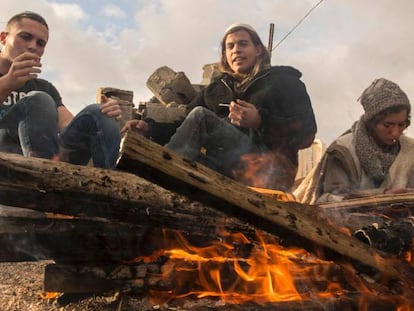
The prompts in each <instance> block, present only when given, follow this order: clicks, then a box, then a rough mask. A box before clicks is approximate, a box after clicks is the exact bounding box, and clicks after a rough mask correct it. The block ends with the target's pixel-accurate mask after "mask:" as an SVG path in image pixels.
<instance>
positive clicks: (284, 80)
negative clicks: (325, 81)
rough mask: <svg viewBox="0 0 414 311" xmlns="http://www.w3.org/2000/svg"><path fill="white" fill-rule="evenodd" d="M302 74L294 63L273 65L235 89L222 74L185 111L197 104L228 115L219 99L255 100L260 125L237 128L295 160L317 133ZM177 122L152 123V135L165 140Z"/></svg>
mask: <svg viewBox="0 0 414 311" xmlns="http://www.w3.org/2000/svg"><path fill="white" fill-rule="evenodd" d="M301 76H302V74H301V73H300V72H299V71H298V70H297V69H295V68H293V67H289V66H274V67H272V68H270V69H267V70H263V71H261V72H260V73H259V74H258V75H257V76H256V77H254V78H253V79H252V81H251V82H250V83H249V84H248V85H247V87H246V88H244V89H245V91H244V92H237V91H236V90H235V87H234V83H235V81H234V78H233V77H232V76H231V75H229V74H223V75H222V76H220V77H218V78H216V79H215V80H214V81H213V82H212V83H211V84H209V85H208V86H207V87H206V88H205V89H204V90H203V91H202V92H200V93H199V94H198V96H197V97H196V98H195V99H194V100H193V101H192V102H191V103H190V104H189V105H188V112H189V111H191V109H193V108H194V107H196V106H203V107H206V108H208V109H210V110H212V111H214V112H215V113H216V114H217V115H218V116H220V117H223V118H227V115H228V113H229V111H228V108H226V107H224V108H223V107H222V106H219V104H220V103H230V102H231V101H233V100H236V99H241V100H244V101H247V102H249V103H251V104H254V105H255V106H256V107H257V109H258V111H259V113H260V116H261V119H262V123H261V126H260V128H259V129H258V130H253V129H245V128H239V129H240V130H241V131H243V132H245V133H246V134H248V135H249V136H251V137H252V139H253V140H254V141H255V142H256V144H257V145H258V146H261V145H263V146H264V147H265V148H266V149H269V150H276V151H279V152H281V153H283V154H285V155H286V156H288V158H289V159H291V160H292V162H293V163H295V164H296V163H297V152H298V150H299V149H302V148H306V147H308V146H310V144H311V143H312V142H313V139H314V138H315V133H316V122H315V117H314V114H313V109H312V105H311V101H310V98H309V96H308V93H307V91H306V87H305V85H304V84H303V82H302V81H301V80H300V77H301ZM150 123H151V122H150ZM178 125H179V124H175V125H173V126H172V127H171V126H162V125H160V124H154V123H152V124H151V126H152V133H151V136H152V137H153V138H154V140H156V141H158V142H159V143H161V144H164V143H166V142H168V140H169V137H171V136H172V134H174V132H175V128H176V127H177V126H178Z"/></svg>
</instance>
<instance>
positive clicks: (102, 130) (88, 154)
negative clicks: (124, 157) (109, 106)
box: [59, 104, 121, 168]
mask: <svg viewBox="0 0 414 311" xmlns="http://www.w3.org/2000/svg"><path fill="white" fill-rule="evenodd" d="M99 107H100V106H99V104H93V105H89V106H86V107H85V108H84V109H83V110H82V111H80V112H79V113H78V114H77V115H76V116H75V118H73V120H72V121H71V122H70V123H69V125H68V126H67V127H66V128H65V129H64V130H63V131H62V133H61V134H60V137H59V138H60V146H61V156H63V158H62V160H63V161H66V162H69V163H72V164H78V165H86V164H87V163H88V162H89V160H90V159H91V158H92V160H93V165H94V166H95V167H100V168H114V166H115V162H116V159H117V157H118V152H119V144H120V142H121V133H120V127H119V123H118V121H116V120H115V119H114V118H109V117H107V116H106V115H104V114H103V113H102V112H101V110H100V108H99Z"/></svg>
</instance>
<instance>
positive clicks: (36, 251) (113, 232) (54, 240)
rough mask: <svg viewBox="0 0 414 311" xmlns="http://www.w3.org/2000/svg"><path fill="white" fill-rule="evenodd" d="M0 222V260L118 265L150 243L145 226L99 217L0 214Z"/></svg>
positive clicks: (140, 251) (136, 255) (138, 254)
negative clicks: (110, 220)
mask: <svg viewBox="0 0 414 311" xmlns="http://www.w3.org/2000/svg"><path fill="white" fill-rule="evenodd" d="M0 223H1V226H0V245H1V247H2V251H1V252H0V262H17V261H32V260H43V259H53V260H55V261H56V262H59V263H71V264H78V265H85V264H88V263H94V264H104V263H117V264H119V263H120V262H122V261H123V260H131V259H133V258H136V257H138V256H140V255H142V253H143V249H144V248H143V245H145V244H146V243H147V244H148V243H150V239H149V238H148V236H147V235H148V234H150V231H149V228H147V227H146V226H140V225H133V224H128V223H120V222H116V221H113V222H108V221H106V220H103V219H76V218H73V219H62V218H54V219H53V218H44V217H43V218H23V217H4V216H3V217H0ZM153 247H157V246H155V245H154V246H153ZM147 249H149V250H150V245H147Z"/></svg>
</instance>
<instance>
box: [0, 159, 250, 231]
mask: <svg viewBox="0 0 414 311" xmlns="http://www.w3.org/2000/svg"><path fill="white" fill-rule="evenodd" d="M0 204H4V205H9V206H15V207H23V208H29V209H33V210H38V211H42V212H50V213H57V214H65V215H71V216H76V217H82V218H85V217H102V218H105V219H109V220H111V221H119V222H125V223H133V224H139V225H142V226H146V227H149V228H153V229H157V228H158V229H171V230H174V229H175V230H181V231H183V232H191V234H195V235H197V234H200V235H202V236H207V235H209V236H210V237H211V239H215V237H217V236H218V235H219V232H218V231H219V229H224V230H229V231H233V232H236V231H239V232H243V233H245V234H247V235H248V236H249V235H250V236H254V235H255V228H254V227H253V226H251V225H250V224H248V223H246V222H245V221H240V220H238V219H237V218H236V217H228V215H227V214H225V213H223V212H222V211H220V210H217V209H214V208H212V207H211V206H208V205H205V204H204V205H203V204H200V202H198V201H191V200H189V199H188V198H187V197H185V196H183V195H179V194H177V193H173V192H171V191H168V190H166V189H164V188H161V187H160V186H158V185H155V184H153V183H151V182H148V181H147V180H145V179H143V178H140V177H138V176H136V175H134V174H128V173H125V172H117V171H114V170H103V169H97V168H93V167H85V166H77V165H71V164H67V163H62V162H56V161H50V160H43V159H37V158H24V157H22V156H19V155H15V154H7V153H0Z"/></svg>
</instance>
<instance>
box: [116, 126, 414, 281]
mask: <svg viewBox="0 0 414 311" xmlns="http://www.w3.org/2000/svg"><path fill="white" fill-rule="evenodd" d="M118 167H119V168H120V169H124V170H128V171H129V172H134V173H136V174H139V175H140V176H143V177H145V178H147V179H148V180H151V181H154V182H156V183H157V184H159V185H162V186H163V187H165V188H167V189H172V190H174V191H176V192H178V193H182V194H185V195H187V196H189V197H190V198H193V199H197V200H200V201H202V202H209V203H210V204H211V205H212V206H216V207H217V208H220V209H221V210H224V211H226V213H228V214H229V215H232V216H236V217H239V218H241V219H249V222H250V223H252V224H253V225H254V226H256V227H257V228H261V229H265V230H267V231H268V232H270V233H273V234H276V235H277V232H278V230H280V228H283V229H287V230H289V231H290V232H292V234H295V235H297V236H301V237H303V238H305V239H308V240H310V241H312V242H314V243H316V244H317V245H320V246H322V247H324V248H326V249H329V250H331V251H334V252H336V253H338V254H341V255H343V256H346V257H348V258H351V259H353V260H356V261H359V262H362V263H364V264H365V265H367V266H370V267H373V268H375V269H378V270H379V271H381V272H382V273H383V274H384V275H388V276H391V277H393V278H397V279H399V280H404V281H406V282H407V284H411V283H413V281H414V274H413V272H412V271H411V269H410V267H409V266H408V265H407V264H406V263H405V262H400V261H398V262H392V261H390V260H387V259H386V258H385V257H384V255H383V254H382V253H380V252H378V251H376V250H375V249H374V248H372V247H368V246H367V245H365V244H364V243H362V242H361V241H358V240H357V239H355V238H353V237H350V236H347V235H346V234H344V233H342V232H340V231H339V230H338V229H337V228H334V227H332V226H330V225H329V224H328V223H327V221H326V219H321V217H320V215H319V214H318V213H319V210H318V208H315V207H313V208H312V207H310V206H305V205H301V204H298V203H293V202H276V201H275V200H273V199H271V198H269V197H266V196H264V195H261V194H260V193H257V192H255V191H253V190H251V189H249V188H247V187H246V186H244V185H242V184H240V183H237V182H235V181H234V180H232V179H230V178H227V177H225V176H223V175H220V174H219V173H217V172H215V171H212V170H210V169H208V168H207V167H204V166H203V165H201V164H199V163H196V162H194V161H189V160H188V159H186V158H183V157H181V156H180V155H178V154H176V153H175V152H173V151H171V150H168V149H166V148H164V147H162V146H160V145H157V144H155V143H153V142H151V141H150V140H148V139H146V138H144V137H142V136H140V135H138V134H136V133H133V132H131V131H130V132H128V133H127V134H126V135H125V136H124V138H123V141H122V144H121V155H120V157H119V161H118ZM263 223H267V224H269V223H270V224H272V225H273V227H271V226H264V225H263Z"/></svg>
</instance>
